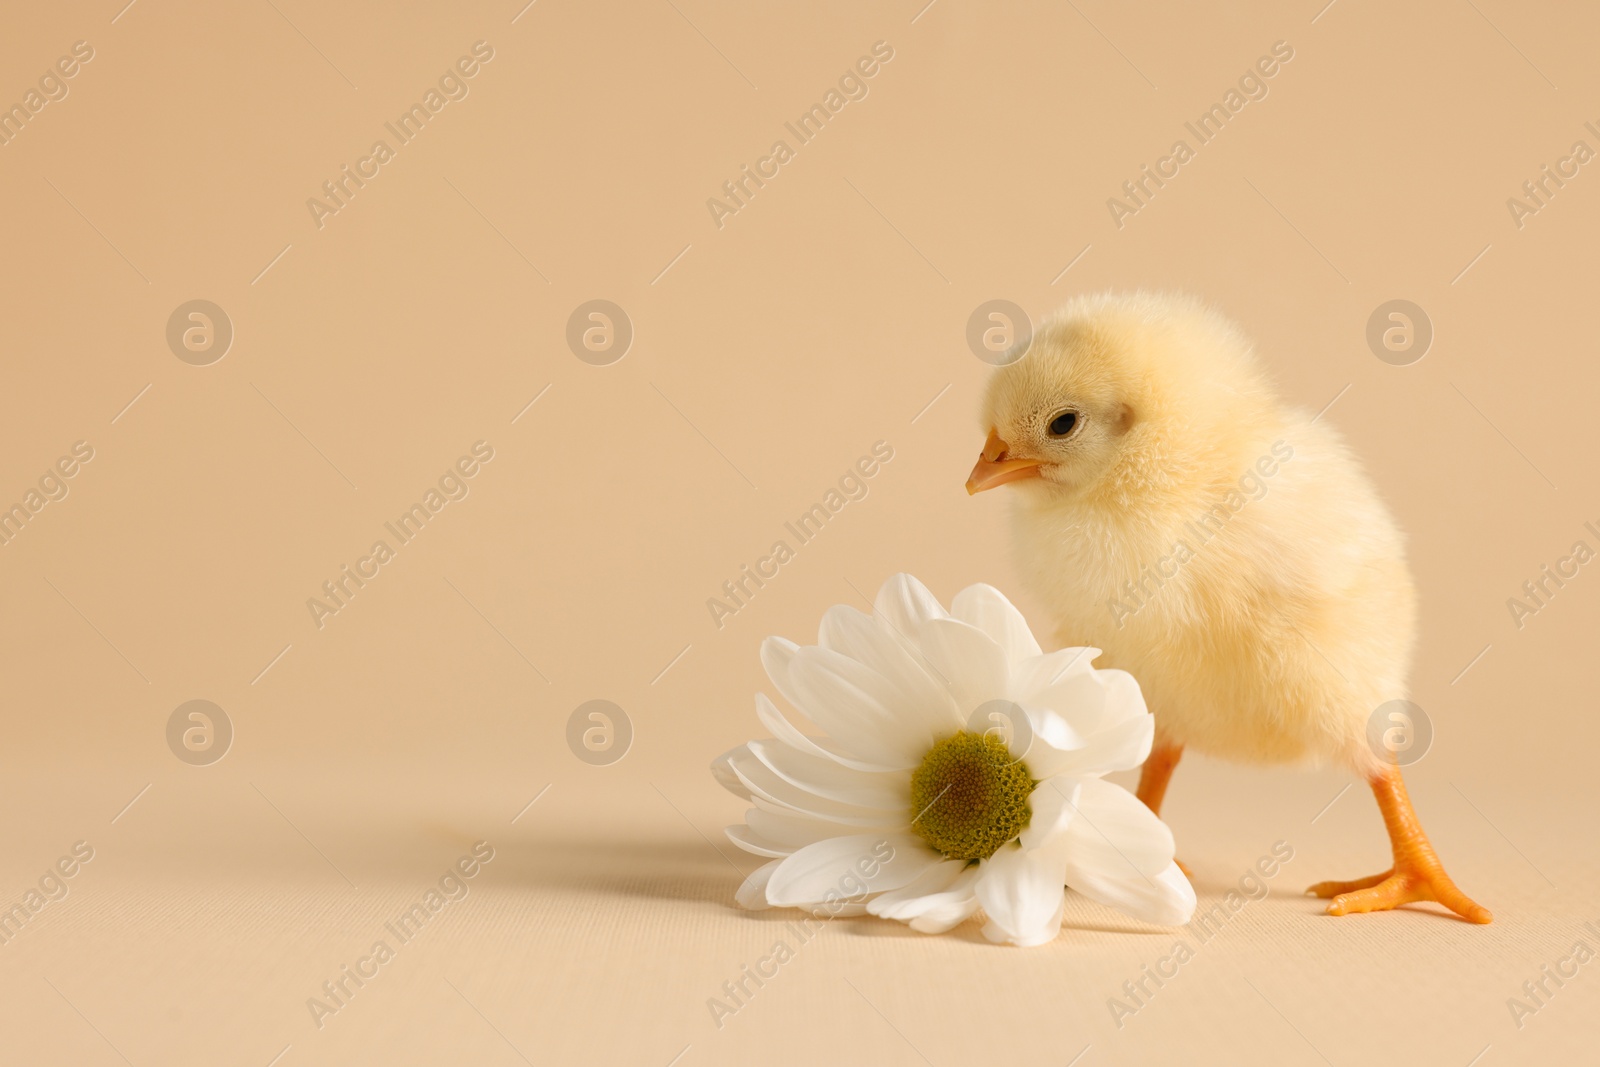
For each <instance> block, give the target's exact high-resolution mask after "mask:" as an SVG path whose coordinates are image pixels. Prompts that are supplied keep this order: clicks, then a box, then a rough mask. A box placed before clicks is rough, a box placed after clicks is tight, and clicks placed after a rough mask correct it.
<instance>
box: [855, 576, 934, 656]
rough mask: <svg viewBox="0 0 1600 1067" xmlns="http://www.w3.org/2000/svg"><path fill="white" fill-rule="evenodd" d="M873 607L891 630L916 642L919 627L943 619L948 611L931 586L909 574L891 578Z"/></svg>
mask: <svg viewBox="0 0 1600 1067" xmlns="http://www.w3.org/2000/svg"><path fill="white" fill-rule="evenodd" d="M873 608H874V609H875V610H876V611H877V612H878V614H880V615H882V616H883V618H884V620H885V621H886V622H887V623H888V624H889V629H890V630H891V631H893V632H894V633H897V634H899V635H900V636H901V637H902V638H903V639H905V640H906V641H912V640H914V639H915V635H916V632H917V630H918V628H920V627H921V626H922V624H923V623H924V622H926V621H927V620H929V619H943V618H946V617H948V614H949V613H948V612H946V611H945V610H944V608H943V607H942V606H940V604H939V600H938V598H937V597H935V596H934V595H933V594H932V593H930V592H928V587H927V586H925V585H923V584H922V583H921V582H919V581H917V580H916V579H915V578H913V577H912V576H911V575H909V574H895V575H891V576H890V578H889V580H888V581H886V582H884V583H883V588H882V589H879V590H878V599H877V600H876V601H875V602H874V603H873Z"/></svg>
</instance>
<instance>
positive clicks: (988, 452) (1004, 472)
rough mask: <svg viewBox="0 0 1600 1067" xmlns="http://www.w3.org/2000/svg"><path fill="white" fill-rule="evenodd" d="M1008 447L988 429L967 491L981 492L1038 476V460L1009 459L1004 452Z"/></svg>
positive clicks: (968, 480)
mask: <svg viewBox="0 0 1600 1067" xmlns="http://www.w3.org/2000/svg"><path fill="white" fill-rule="evenodd" d="M1008 447H1009V446H1008V445H1007V444H1006V443H1005V441H1004V440H1003V439H1002V438H1001V436H1000V435H999V434H998V433H996V432H995V431H994V430H990V431H989V439H988V440H987V441H985V442H984V443H983V451H982V452H981V453H979V455H978V463H977V465H976V466H974V467H973V468H972V477H970V478H968V479H967V492H968V493H981V492H983V491H984V490H985V489H993V488H994V487H995V486H997V485H1004V484H1006V483H1007V482H1014V481H1016V480H1017V479H1019V478H1037V477H1039V463H1040V461H1039V460H1037V459H1011V458H1009V457H1008V456H1007V454H1006V450H1007V448H1008Z"/></svg>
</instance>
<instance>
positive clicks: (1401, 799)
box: [1141, 767, 1494, 923]
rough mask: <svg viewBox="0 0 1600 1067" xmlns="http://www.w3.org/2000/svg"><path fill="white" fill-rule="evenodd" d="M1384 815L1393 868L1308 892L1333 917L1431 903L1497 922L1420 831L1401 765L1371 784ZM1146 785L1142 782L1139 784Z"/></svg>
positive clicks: (1474, 918)
mask: <svg viewBox="0 0 1600 1067" xmlns="http://www.w3.org/2000/svg"><path fill="white" fill-rule="evenodd" d="M1369 784H1370V785H1371V786H1372V792H1373V794H1374V795H1375V796H1376V797H1377V798H1378V810H1379V811H1381V812H1382V813H1383V825H1384V827H1385V828H1386V829H1387V830H1388V831H1389V842H1390V845H1391V846H1392V847H1393V850H1394V866H1392V867H1390V868H1389V869H1388V870H1387V871H1384V872H1383V873H1382V874H1379V875H1374V876H1372V877H1370V878H1359V879H1356V880H1355V881H1351V882H1318V883H1317V884H1316V885H1314V886H1312V887H1311V888H1310V889H1308V890H1306V892H1307V893H1309V894H1311V895H1312V896H1318V897H1332V898H1333V901H1332V903H1330V904H1329V905H1328V914H1329V915H1349V914H1352V913H1358V912H1366V911H1389V910H1391V909H1393V908H1397V907H1399V906H1400V905H1402V904H1414V903H1418V902H1421V901H1433V902H1434V903H1437V904H1443V905H1444V906H1445V907H1446V908H1449V909H1450V910H1451V911H1453V912H1455V913H1456V914H1457V915H1459V916H1461V917H1462V918H1463V919H1465V920H1467V921H1468V922H1473V923H1486V922H1490V921H1491V920H1493V918H1494V916H1493V915H1491V914H1490V912H1489V909H1488V908H1485V907H1484V906H1483V905H1481V904H1478V903H1476V902H1475V901H1473V899H1472V898H1471V897H1469V896H1467V895H1466V894H1465V893H1463V892H1462V891H1461V890H1459V889H1457V888H1456V884H1455V883H1454V882H1452V881H1451V880H1450V876H1449V875H1448V874H1446V873H1445V871H1444V865H1443V864H1442V863H1440V862H1439V857H1438V856H1437V855H1435V854H1434V851H1433V846H1432V845H1430V844H1429V843H1428V835H1427V834H1424V833H1423V832H1422V824H1421V823H1420V822H1418V821H1417V813H1416V811H1415V810H1414V809H1413V808H1412V807H1411V798H1410V797H1408V796H1407V795H1406V784H1405V782H1404V781H1402V780H1401V778H1400V769H1399V768H1398V767H1389V768H1385V769H1384V770H1382V771H1380V772H1379V773H1378V774H1377V775H1376V776H1375V777H1374V778H1373V779H1372V780H1371V782H1370V783H1369ZM1141 787H1142V783H1141Z"/></svg>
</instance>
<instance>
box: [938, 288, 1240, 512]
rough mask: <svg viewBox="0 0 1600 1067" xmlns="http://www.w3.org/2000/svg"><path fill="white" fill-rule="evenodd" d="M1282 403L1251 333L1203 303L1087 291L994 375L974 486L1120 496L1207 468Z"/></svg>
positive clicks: (1223, 460) (1225, 460) (1222, 461)
mask: <svg viewBox="0 0 1600 1067" xmlns="http://www.w3.org/2000/svg"><path fill="white" fill-rule="evenodd" d="M1271 407H1272V399H1271V394H1270V392H1269V390H1268V389H1267V387H1266V385H1265V383H1264V382H1263V381H1262V379H1261V377H1260V374H1259V371H1258V370H1257V368H1256V364H1255V361H1254V357H1253V355H1252V354H1251V351H1250V345H1249V342H1248V341H1246V340H1245V339H1244V338H1243V337H1242V336H1241V335H1240V334H1239V332H1238V331H1237V329H1236V328H1235V327H1234V326H1233V325H1232V324H1231V323H1230V322H1229V321H1228V320H1226V319H1225V318H1223V317H1222V316H1221V315H1219V314H1217V313H1216V312H1214V311H1212V310H1210V309H1209V308H1208V307H1206V306H1205V305H1204V304H1202V303H1201V302H1199V301H1197V300H1194V299H1192V298H1189V297H1183V296H1166V295H1158V294H1148V293H1135V294H1101V295H1095V296H1085V297H1080V298H1078V299H1077V300H1075V301H1073V302H1072V303H1070V304H1068V305H1067V306H1066V307H1064V308H1063V309H1062V310H1061V311H1059V312H1058V313H1056V314H1055V315H1054V316H1052V317H1051V318H1050V319H1048V320H1046V321H1045V322H1044V323H1043V324H1042V325H1041V326H1040V327H1039V329H1038V330H1037V331H1036V332H1035V334H1034V336H1033V340H1032V343H1031V345H1030V346H1029V348H1028V350H1027V353H1026V354H1025V355H1024V356H1023V357H1022V358H1021V359H1020V360H1018V361H1017V362H1015V363H1011V364H1009V365H1007V366H1004V367H1000V368H999V369H997V370H996V371H995V373H994V375H993V377H992V378H991V379H990V381H989V386H988V390H987V392H986V394H985V396H984V401H983V407H982V426H983V428H984V429H985V430H986V431H987V433H988V439H987V441H986V442H985V443H984V447H983V450H982V453H981V455H980V456H979V459H978V463H977V465H976V466H975V467H974V468H973V471H972V477H971V478H970V479H969V480H968V481H967V491H968V492H969V493H978V492H981V491H983V490H985V489H992V488H994V487H995V486H999V485H1004V484H1007V483H1016V486H1017V488H1018V489H1019V490H1021V491H1022V492H1025V493H1029V494H1047V495H1050V496H1054V497H1080V496H1086V495H1093V494H1097V493H1099V494H1105V493H1109V494H1112V495H1115V496H1119V497H1121V496H1125V495H1126V494H1127V493H1129V492H1130V491H1138V490H1141V489H1143V490H1148V489H1151V488H1155V487H1158V486H1160V485H1162V484H1168V483H1171V482H1173V481H1174V480H1175V479H1176V480H1183V481H1186V480H1190V479H1193V478H1194V477H1195V476H1197V475H1199V476H1202V477H1203V476H1204V474H1205V473H1206V472H1207V471H1209V470H1210V469H1211V468H1213V467H1217V466H1219V465H1220V466H1222V467H1224V468H1226V467H1227V465H1228V464H1229V463H1231V462H1232V460H1231V458H1230V457H1231V455H1232V454H1233V453H1234V452H1235V451H1237V446H1238V443H1239V441H1240V439H1241V438H1242V437H1243V436H1245V435H1247V434H1250V433H1251V431H1252V430H1253V429H1255V428H1256V427H1258V426H1259V424H1260V422H1261V421H1262V419H1264V418H1266V417H1268V414H1269V413H1270V410H1271Z"/></svg>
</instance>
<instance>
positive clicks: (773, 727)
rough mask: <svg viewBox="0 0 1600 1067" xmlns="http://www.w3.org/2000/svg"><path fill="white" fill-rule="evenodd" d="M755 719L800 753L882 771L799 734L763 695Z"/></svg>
mask: <svg viewBox="0 0 1600 1067" xmlns="http://www.w3.org/2000/svg"><path fill="white" fill-rule="evenodd" d="M756 718H758V719H760V720H761V724H762V725H763V726H765V727H766V728H767V729H768V730H769V731H770V732H771V733H772V736H773V737H776V738H777V739H778V740H780V741H784V742H787V743H788V744H789V745H792V746H793V747H795V748H797V749H799V750H800V751H801V752H809V753H811V754H812V755H813V756H822V757H824V758H826V759H831V760H833V761H834V762H835V763H838V764H842V765H844V766H846V767H852V768H854V769H855V770H858V771H878V770H883V768H882V767H881V766H879V765H878V764H875V763H871V762H868V761H865V760H858V759H856V758H854V757H853V756H849V755H846V754H845V753H844V751H843V750H842V749H840V747H839V746H838V744H837V743H835V742H834V741H832V740H831V739H829V738H826V737H807V736H806V735H805V734H803V733H801V732H800V730H799V728H798V727H796V726H795V725H794V724H793V723H791V722H790V721H789V720H788V719H786V718H784V715H783V712H781V711H779V710H778V707H777V705H776V704H774V703H773V702H772V701H771V700H769V699H767V695H766V694H765V693H757V694H756ZM715 770H716V767H715V766H714V765H713V767H712V771H713V772H715ZM724 784H726V783H724Z"/></svg>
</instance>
